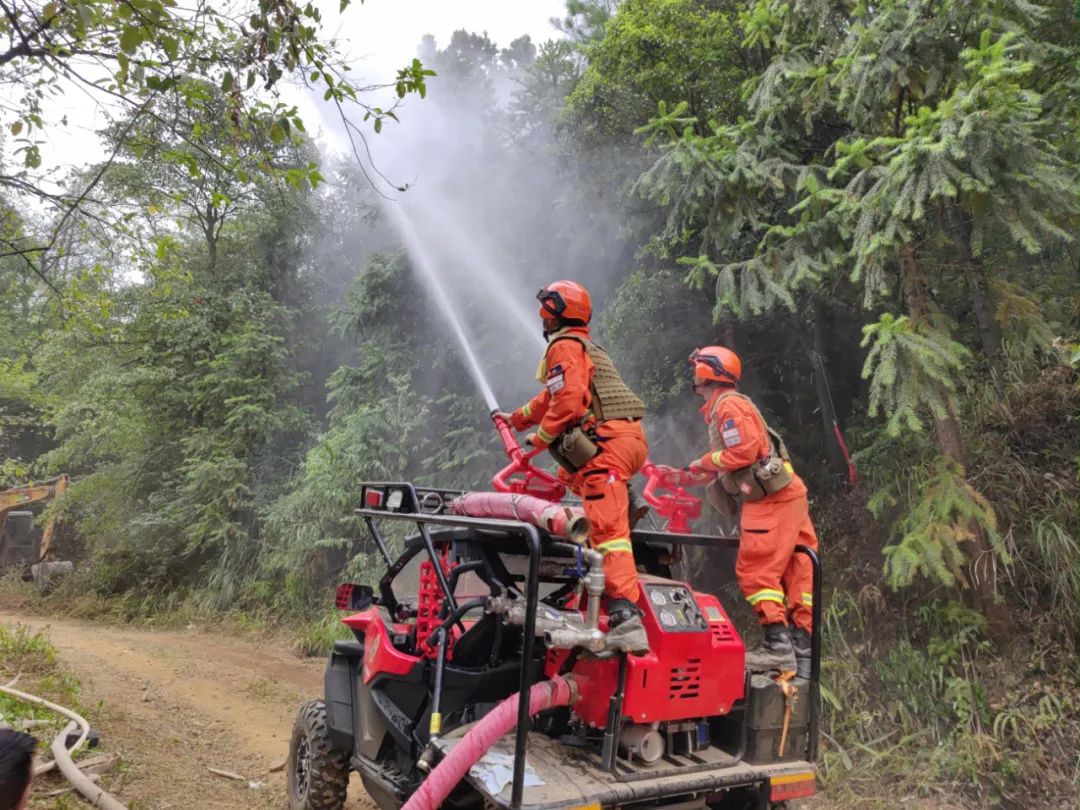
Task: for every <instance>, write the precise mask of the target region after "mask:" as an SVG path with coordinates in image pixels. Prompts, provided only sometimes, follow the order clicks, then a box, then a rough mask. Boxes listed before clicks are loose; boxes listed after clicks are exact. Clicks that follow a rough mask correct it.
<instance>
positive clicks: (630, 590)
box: [510, 327, 649, 602]
mask: <svg viewBox="0 0 1080 810" xmlns="http://www.w3.org/2000/svg"><path fill="white" fill-rule="evenodd" d="M568 331H569V332H570V333H571V334H572V333H574V332H577V333H578V334H581V335H583V336H585V337H588V336H589V332H588V330H587V329H585V328H576V327H575V328H573V329H570V330H568ZM541 370H542V372H543V373H542V374H541V375H539V376H541V377H543V379H544V380H545V387H544V389H543V390H542V391H541V392H540V393H539V394H537V395H536V396H535V397H533V398H532V400H531V401H530V402H529V403H528V404H527V405H524V406H522V407H520V408H518V409H517V410H516V411H514V412H513V413H512V414H511V415H510V423H511V424H512V425H513V427H514V429H515V430H519V431H520V430H525V429H526V428H529V427H531V426H533V425H537V426H538V427H537V429H536V434H535V437H534V439H533V443H534V444H535V445H536V446H538V447H546V446H547V445H549V444H551V443H552V442H553V441H555V439H556V438H557V437H558V436H559V435H560V434H562V433H563V432H564V431H566V430H568V429H571V428H573V427H574V426H575V425H577V424H579V423H580V422H581V421H582V420H583V419H587V417H588V418H590V419H591V417H589V414H588V412H589V405H590V403H591V400H592V395H591V393H590V388H589V384H590V382H591V381H592V377H593V373H594V371H595V366H594V365H593V362H592V360H590V359H589V356H588V354H586V352H585V349H584V347H583V346H582V345H581V344H580V343H578V342H577V341H576V340H559V341H556V342H554V343H552V344H551V345H550V346H549V347H548V351H547V354H546V356H545V361H544V363H543V364H542V365H541ZM583 427H585V428H586V429H588V428H589V427H593V428H594V429H595V434H596V435H595V438H594V441H595V442H596V444H597V445H598V446H599V448H600V452H599V453H598V454H597V455H596V456H594V457H593V458H592V460H590V461H589V462H588V463H587V464H586V465H585V466H584V467H582V468H581V469H580V470H578V471H577V472H576V473H574V474H570V473H568V472H566V471H565V470H562V469H560V471H559V478H560V479H562V480H563V481H564V482H565V483H566V484H567V486H569V487H570V489H571V491H572V492H573V493H574V494H575V495H577V496H578V497H580V498H581V501H582V506H583V508H584V510H585V517H587V518H588V519H589V543H590V545H592V547H593V548H594V549H596V550H597V551H599V552H601V553H602V554H603V555H604V581H605V586H604V590H605V592H606V593H607V595H608V597H609V598H622V599H629V600H630V601H631V602H637V599H638V595H639V589H638V581H637V568H636V566H635V564H634V554H633V548H632V546H631V544H630V521H629V500H630V493H629V489H628V486H629V485H628V482H629V480H630V479H631V478H632V477H633V476H634V474H635V473H637V472H638V470H640V469H641V467H642V465H643V464H644V463H645V459H646V457H647V456H648V454H649V445H648V442H647V441H646V440H645V433H644V431H642V429H641V422H640V420H631V419H609V420H606V421H603V422H594V421H588V419H587V421H586V422H585V424H584V425H583Z"/></svg>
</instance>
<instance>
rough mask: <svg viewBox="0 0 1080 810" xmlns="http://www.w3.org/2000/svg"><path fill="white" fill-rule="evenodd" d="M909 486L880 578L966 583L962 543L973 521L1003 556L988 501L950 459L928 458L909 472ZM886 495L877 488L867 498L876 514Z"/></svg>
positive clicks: (895, 582) (970, 536) (896, 584)
mask: <svg viewBox="0 0 1080 810" xmlns="http://www.w3.org/2000/svg"><path fill="white" fill-rule="evenodd" d="M910 488H911V489H912V490H913V491H914V492H915V493H917V494H916V496H915V497H914V499H913V500H914V503H913V504H912V505H911V506H910V507H909V509H908V510H907V511H906V512H905V513H904V515H903V517H901V519H900V520H898V521H897V522H896V523H895V524H894V532H895V534H896V536H897V537H898V538H899V539H898V542H897V543H896V544H895V545H889V546H885V548H884V549H883V552H884V554H885V581H886V582H887V583H888V584H889V585H890V586H891V587H893V588H901V587H905V586H907V585H910V584H911V583H912V582H913V581H914V580H915V579H916V577H918V576H925V577H928V578H931V579H935V580H937V581H939V582H941V583H942V584H943V585H956V584H965V585H966V584H967V577H966V575H965V574H964V572H963V562H964V559H965V555H964V551H963V545H962V544H964V543H970V542H972V541H973V540H974V538H975V534H974V532H975V527H976V526H979V527H981V528H982V529H983V530H984V532H985V533H986V534H987V535H988V536H989V537H990V538H991V540H992V541H993V542H994V545H995V547H996V549H997V551H998V553H999V554H1000V555H1001V556H1002V558H1003V560H1004V561H1005V562H1008V557H1007V556H1006V555H1005V554H1004V552H1003V550H1002V549H1001V546H1000V537H999V535H998V526H997V517H996V516H995V514H994V509H993V507H992V506H991V505H990V503H989V502H988V501H987V500H986V498H984V497H983V496H982V495H980V494H979V493H978V492H977V491H975V489H974V488H973V487H972V486H971V484H969V483H968V481H967V479H966V478H965V477H964V471H963V470H962V469H960V467H959V465H958V464H957V463H956V462H955V461H954V460H953V459H951V458H948V457H945V456H941V457H939V458H937V459H936V460H934V461H933V462H932V463H931V464H930V465H929V467H928V469H927V470H926V471H925V472H924V473H923V474H915V475H914V480H913V481H912V482H911V485H910ZM891 499H892V498H891V496H890V495H889V491H888V490H882V491H879V492H878V493H877V494H876V495H875V496H874V498H872V499H871V500H870V504H869V506H870V509H871V511H874V512H876V513H877V514H881V511H882V509H883V507H884V506H885V504H886V503H887V502H888V501H889V500H891ZM894 502H895V501H894Z"/></svg>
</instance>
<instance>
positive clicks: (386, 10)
mask: <svg viewBox="0 0 1080 810" xmlns="http://www.w3.org/2000/svg"><path fill="white" fill-rule="evenodd" d="M319 7H320V9H321V10H322V12H323V24H324V30H325V32H326V33H327V34H329V35H331V36H334V37H336V38H337V39H338V40H339V41H340V43H341V45H342V46H343V50H344V51H345V52H346V53H348V54H349V55H350V56H351V57H352V58H355V59H358V60H360V61H359V62H358V63H357V64H356V65H355V66H354V70H355V72H356V78H357V79H362V80H363V81H362V82H361V83H364V82H381V81H387V80H388V79H392V78H393V76H394V75H395V74H396V72H397V70H398V69H399V68H401V67H404V66H405V65H406V64H408V63H409V62H410V61H411V60H412V58H413V57H414V56H415V55H416V47H417V45H419V44H420V39H421V37H423V36H424V34H432V35H433V36H434V37H435V41H436V43H437V44H438V45H439V46H440V47H442V46H445V45H446V44H447V43H448V42H449V41H450V35H451V34H452V33H453V32H454V31H456V30H457V29H459V28H464V29H465V30H466V31H473V32H477V33H483V32H485V31H486V32H487V34H488V36H489V37H490V38H491V39H492V41H493V42H495V43H496V44H497V45H499V46H500V47H506V46H507V45H509V44H510V42H511V40H513V39H515V38H517V37H519V36H521V35H522V34H529V35H530V36H531V37H532V39H533V42H534V43H536V44H537V45H539V44H540V43H541V42H544V41H545V40H547V39H552V38H555V37H558V36H561V34H560V33H559V32H558V31H556V30H555V28H554V27H552V25H551V22H550V20H551V18H552V17H559V16H562V14H563V13H564V11H565V4H564V2H563V0H458V2H448V0H365V2H364V3H363V5H360V3H359V1H358V0H353V1H352V5H350V6H349V7H348V8H347V9H346V10H345V13H344V14H340V15H339V14H338V8H339V4H338V0H320V2H319ZM320 93H321V89H320ZM283 95H285V96H286V98H287V100H288V101H289V102H290V103H293V104H296V105H297V106H298V107H299V108H300V111H301V116H302V117H303V118H304V119H305V121H308V122H310V123H311V125H310V126H309V127H308V131H309V132H313V133H320V134H321V138H322V139H323V140H325V141H327V142H329V145H330V146H331V147H332V148H335V149H338V150H344V149H345V148H346V144H345V143H344V140H343V139H342V138H339V137H336V136H335V134H334V133H335V131H336V130H338V129H340V124H337V123H335V116H336V113H335V112H334V111H333V109H332V108H330V109H326V108H323V105H322V104H321V103H319V102H320V99H319V98H318V97H316V98H304V97H303V96H302V95H301V94H299V93H296V94H293V93H291V92H286V93H284V94H283ZM386 101H387V102H389V101H391V99H389V98H388V99H386ZM406 103H407V104H414V103H422V102H419V101H418V100H417V99H416V98H415V97H413V98H410V99H408V100H407V102H406ZM382 106H384V107H385V106H387V104H382ZM324 116H326V117H325V118H324ZM318 122H322V124H323V125H322V127H320V126H319V123H318ZM389 131H392V130H384V132H389ZM317 137H318V136H317Z"/></svg>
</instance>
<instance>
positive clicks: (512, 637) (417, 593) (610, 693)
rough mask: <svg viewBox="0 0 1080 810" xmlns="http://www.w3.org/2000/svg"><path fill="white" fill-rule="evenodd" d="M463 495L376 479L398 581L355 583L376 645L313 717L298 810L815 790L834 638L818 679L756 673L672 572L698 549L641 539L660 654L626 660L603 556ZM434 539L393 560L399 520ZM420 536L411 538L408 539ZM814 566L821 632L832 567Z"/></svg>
mask: <svg viewBox="0 0 1080 810" xmlns="http://www.w3.org/2000/svg"><path fill="white" fill-rule="evenodd" d="M459 494H460V493H452V492H447V491H443V490H433V489H421V488H417V487H414V486H413V485H411V484H408V483H369V484H364V485H362V499H363V500H362V503H363V504H364V506H363V508H361V509H358V510H357V511H358V513H359V514H360V515H361V516H362V517H363V518H364V520H365V521H366V523H367V526H368V528H369V530H370V532H371V534H372V537H373V538H374V541H375V543H376V545H377V546H378V549H379V552H380V554H381V555H382V558H383V559H384V560H385V563H386V573H385V574H384V575H383V576H382V579H381V580H380V581H379V583H378V587H377V589H374V588H369V587H362V586H353V585H344V586H342V587H341V588H339V590H338V607H340V608H343V609H345V610H348V611H349V615H347V616H346V617H345V618H344V619H343V622H344V623H345V624H346V625H348V626H349V627H350V628H351V629H352V630H353V632H354V634H355V636H356V640H355V641H340V642H337V643H336V644H335V646H334V650H333V652H332V653H331V655H330V660H329V663H328V665H327V669H326V694H325V697H324V699H323V700H314V701H311V702H310V703H308V704H307V705H305V706H304V707H303V708H302V709H301V711H300V713H299V716H298V717H297V720H296V724H295V727H294V729H293V734H292V741H291V745H290V752H289V761H288V785H289V788H288V789H289V802H290V807H292V808H293V809H294V810H331V808H341V807H342V806H343V803H344V801H345V793H346V787H347V784H348V780H349V774H350V772H351V771H356V772H358V773H359V775H360V777H361V779H362V781H363V784H364V786H365V788H366V789H367V792H368V793H369V794H371V797H372V798H373V799H374V801H375V802H376V803H377V804H378V805H379V807H381V808H399V807H402V806H403V805H405V806H406V807H407V808H408V809H409V810H412V808H435V807H450V808H477V809H478V810H487V809H488V808H504V807H505V808H538V809H539V808H580V809H581V810H584V808H614V807H621V808H638V807H668V808H676V807H678V808H706V807H712V808H725V810H750V808H759V809H761V810H770V809H771V810H775V809H776V808H781V807H786V806H788V805H787V804H786V802H788V801H789V800H791V799H797V798H800V797H804V796H809V795H812V794H813V793H814V791H815V769H814V766H813V764H812V763H813V762H814V760H815V757H816V753H817V738H818V712H819V708H818V706H819V696H818V672H819V655H820V652H819V640H818V637H817V634H816V633H815V636H814V639H813V661H812V669H811V675H810V679H809V680H803V679H797V678H792V679H789V680H785V679H784V678H785V676H778V675H769V676H767V675H753V676H751V675H749V674H748V673H747V672H746V671H745V669H744V654H745V651H744V647H743V642H742V640H741V638H740V636H739V634H738V632H737V631H736V629H735V627H734V626H733V624H732V622H731V621H730V619H729V617H728V615H727V613H726V612H725V610H724V608H723V606H722V605H721V603H720V601H718V600H717V598H716V597H714V596H712V595H710V594H707V593H700V592H697V591H695V590H694V589H693V587H692V586H691V585H689V584H687V583H684V582H679V581H676V580H673V579H671V578H670V576H671V570H670V569H671V565H672V563H673V562H674V561H676V560H678V559H680V557H681V553H682V549H683V547H684V546H687V545H709V546H713V547H717V548H723V549H726V550H727V551H726V553H725V556H726V558H727V559H728V560H729V561H731V560H733V558H734V552H733V550H734V549H735V548H737V545H738V541H737V539H734V538H723V537H712V536H703V535H694V534H689V533H685V532H660V531H635V532H634V537H633V540H634V554H635V558H636V559H637V561H638V563H639V565H642V566H643V567H644V568H645V569H646V570H647V571H648V572H649V573H648V574H646V575H643V576H642V578H641V583H642V596H641V599H640V602H639V605H638V607H639V608H640V609H641V610H642V612H643V622H644V624H645V625H646V629H647V633H648V636H649V644H650V648H651V649H650V651H649V653H647V654H646V655H642V656H627V655H624V654H622V653H618V652H614V651H612V650H610V649H608V648H607V646H606V643H605V639H606V630H607V617H606V613H605V611H604V605H603V600H602V593H603V571H602V565H601V560H600V557H599V555H597V554H596V553H594V552H592V551H591V550H589V549H587V548H583V547H581V546H580V545H575V544H573V543H569V542H566V541H565V540H564V539H562V538H561V537H559V536H555V535H553V534H551V533H549V532H547V531H545V530H543V529H542V528H538V527H537V526H535V525H533V524H532V523H528V522H522V521H518V520H500V519H492V518H479V517H465V516H458V515H454V514H449V513H448V512H449V511H450V510H449V509H448V508H447V507H448V505H449V504H450V503H451V501H452V499H453V498H455V497H456V496H457V495H459ZM392 521H404V522H409V523H412V524H413V525H414V526H415V533H414V534H413V535H412V536H410V537H408V538H406V539H405V542H404V552H403V553H402V554H401V555H400V556H399V557H398V558H397V559H393V558H392V556H391V554H390V553H389V550H388V544H387V539H386V537H385V536H384V534H383V531H384V528H385V527H386V525H387V523H388V522H392ZM398 536H400V534H399V535H398ZM799 551H800V552H801V553H803V554H806V555H807V556H808V557H809V558H810V559H811V561H812V563H813V567H814V603H813V604H814V611H815V627H820V621H819V619H820V610H821V593H820V588H821V575H820V574H821V572H820V566H819V562H818V559H817V557H816V556H815V555H814V553H813V552H812V551H810V550H809V549H806V548H802V547H800V549H799Z"/></svg>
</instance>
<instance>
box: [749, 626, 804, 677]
mask: <svg viewBox="0 0 1080 810" xmlns="http://www.w3.org/2000/svg"><path fill="white" fill-rule="evenodd" d="M764 629H765V638H764V639H762V641H761V644H760V646H758V648H757V649H755V650H751V651H750V652H748V653H747V654H746V668H747V669H748V670H749V671H750V672H773V671H776V672H795V670H796V668H797V665H796V661H795V648H794V647H792V646H791V633H790V632H788V628H787V625H786V624H767V625H765V628H764Z"/></svg>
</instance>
